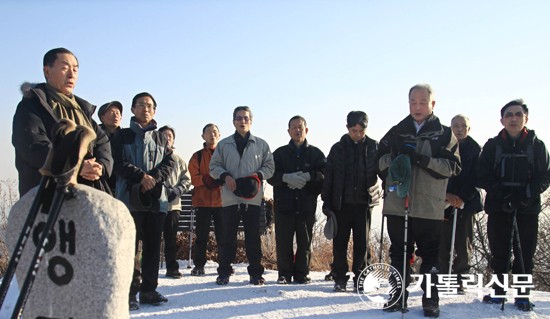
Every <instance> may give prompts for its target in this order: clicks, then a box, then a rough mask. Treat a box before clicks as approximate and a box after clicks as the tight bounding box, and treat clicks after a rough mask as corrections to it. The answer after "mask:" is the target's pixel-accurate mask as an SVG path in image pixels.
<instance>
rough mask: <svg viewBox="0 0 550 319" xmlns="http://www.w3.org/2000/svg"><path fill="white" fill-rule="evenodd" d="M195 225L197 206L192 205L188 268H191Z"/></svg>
mask: <svg viewBox="0 0 550 319" xmlns="http://www.w3.org/2000/svg"><path fill="white" fill-rule="evenodd" d="M193 227H195V208H194V207H191V225H190V227H189V262H188V263H187V268H191V251H192V248H193Z"/></svg>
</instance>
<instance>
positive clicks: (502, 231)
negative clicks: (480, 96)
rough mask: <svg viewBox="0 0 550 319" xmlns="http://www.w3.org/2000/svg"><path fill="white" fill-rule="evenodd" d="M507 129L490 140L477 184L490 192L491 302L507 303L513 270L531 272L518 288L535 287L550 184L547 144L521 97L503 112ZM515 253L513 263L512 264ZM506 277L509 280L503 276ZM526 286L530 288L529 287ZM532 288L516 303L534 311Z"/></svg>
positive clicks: (487, 209)
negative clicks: (543, 206) (543, 199)
mask: <svg viewBox="0 0 550 319" xmlns="http://www.w3.org/2000/svg"><path fill="white" fill-rule="evenodd" d="M500 115H501V119H500V123H502V125H503V126H504V129H503V130H502V131H500V133H499V134H498V135H497V136H495V137H494V138H492V139H490V140H489V141H487V143H486V144H485V146H484V147H483V152H482V153H481V156H480V158H479V165H478V176H479V180H478V182H477V186H479V187H481V188H483V189H485V190H486V191H487V197H486V199H485V212H486V213H487V214H488V215H489V218H488V220H487V237H488V239H489V247H490V249H491V255H492V258H491V268H492V269H493V273H494V274H496V275H497V279H498V282H495V283H494V284H493V289H494V294H491V295H487V296H485V297H484V298H483V301H484V302H486V303H502V305H503V309H504V302H505V301H506V291H505V287H506V288H507V287H508V278H507V277H508V276H507V275H508V272H509V271H510V268H511V269H512V274H514V275H518V274H527V275H528V276H520V277H517V279H518V280H519V282H514V284H516V285H521V284H522V283H523V284H524V285H525V286H528V285H532V278H531V276H530V275H531V274H532V272H533V256H534V254H535V249H536V246H537V235H538V216H539V213H540V211H541V198H540V195H541V194H542V193H543V192H544V191H545V190H546V189H547V188H548V185H549V183H550V163H549V159H548V151H547V150H546V147H545V145H544V143H543V142H542V141H541V140H539V139H538V138H537V136H536V135H535V132H534V131H533V130H529V129H527V128H526V127H525V124H527V121H528V119H529V118H528V116H529V110H528V108H527V105H526V104H524V102H523V100H522V99H518V100H513V101H511V102H509V103H507V104H506V105H504V107H503V108H502V109H501V110H500ZM512 250H513V252H514V262H513V265H511V263H510V258H511V251H512ZM504 275H506V277H505V276H504ZM524 288H525V289H524ZM529 293H530V288H528V287H522V288H521V289H518V291H517V297H516V298H515V305H516V306H517V308H518V309H520V310H523V311H533V306H534V305H533V304H532V303H531V302H530V300H529Z"/></svg>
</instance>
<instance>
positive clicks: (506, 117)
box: [504, 112, 525, 120]
mask: <svg viewBox="0 0 550 319" xmlns="http://www.w3.org/2000/svg"><path fill="white" fill-rule="evenodd" d="M514 116H515V117H524V116H525V114H524V113H523V112H516V113H512V112H508V113H504V118H505V119H508V120H509V119H511V118H513V117H514Z"/></svg>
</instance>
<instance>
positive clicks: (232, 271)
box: [229, 268, 235, 276]
mask: <svg viewBox="0 0 550 319" xmlns="http://www.w3.org/2000/svg"><path fill="white" fill-rule="evenodd" d="M234 274H235V268H231V274H229V276H233V275H234Z"/></svg>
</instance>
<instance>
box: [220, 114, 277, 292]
mask: <svg viewBox="0 0 550 319" xmlns="http://www.w3.org/2000/svg"><path fill="white" fill-rule="evenodd" d="M233 125H234V126H235V129H236V131H235V134H233V135H231V136H229V137H226V138H224V139H223V140H221V141H220V142H219V143H218V147H216V150H215V151H214V155H213V156H212V160H211V161H210V176H212V178H214V179H217V180H220V181H221V182H223V183H224V185H223V186H222V220H223V224H224V227H225V228H224V231H223V234H222V240H221V241H220V243H218V262H219V265H220V266H219V267H218V275H219V276H218V278H217V279H216V283H217V284H218V285H227V284H228V283H229V276H230V275H231V271H232V267H231V263H232V262H233V260H234V259H235V255H236V253H237V230H238V227H239V221H240V220H241V217H242V220H243V225H244V234H245V248H246V257H247V259H248V262H249V264H250V265H249V266H248V274H249V275H250V282H251V283H253V284H255V285H263V284H265V279H264V278H263V277H262V275H263V273H264V267H263V266H262V263H261V259H262V247H261V240H260V229H259V227H260V218H259V217H260V205H261V202H262V196H263V188H262V187H261V185H260V187H259V190H258V192H257V194H256V195H255V196H254V197H252V198H249V197H248V196H247V198H244V197H242V196H238V195H236V194H235V193H237V194H239V193H240V189H238V185H239V183H240V181H241V179H242V178H244V177H247V176H255V177H257V178H258V180H259V181H263V180H266V179H269V178H271V176H272V175H273V173H274V172H275V162H274V161H273V154H271V151H270V149H269V145H267V143H266V142H265V141H264V140H262V139H261V138H259V137H256V136H254V135H252V134H251V133H250V126H251V125H252V111H251V110H250V108H249V107H248V106H238V107H237V108H235V110H234V111H233Z"/></svg>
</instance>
